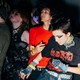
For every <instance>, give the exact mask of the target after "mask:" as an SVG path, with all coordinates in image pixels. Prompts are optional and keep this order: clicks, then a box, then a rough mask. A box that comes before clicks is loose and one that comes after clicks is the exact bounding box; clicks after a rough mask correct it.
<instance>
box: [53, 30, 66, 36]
mask: <svg viewBox="0 0 80 80" xmlns="http://www.w3.org/2000/svg"><path fill="white" fill-rule="evenodd" d="M52 33H53V35H54V36H57V35H64V34H65V33H63V31H62V30H60V29H59V30H54V31H52Z"/></svg>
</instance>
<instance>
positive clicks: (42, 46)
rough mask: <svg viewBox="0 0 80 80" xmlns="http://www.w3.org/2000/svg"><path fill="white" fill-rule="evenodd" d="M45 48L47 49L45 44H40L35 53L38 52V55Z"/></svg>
mask: <svg viewBox="0 0 80 80" xmlns="http://www.w3.org/2000/svg"><path fill="white" fill-rule="evenodd" d="M44 47H45V44H43V43H42V42H41V43H39V44H38V45H37V46H36V48H35V52H36V53H39V52H41V51H42V50H43V49H44Z"/></svg>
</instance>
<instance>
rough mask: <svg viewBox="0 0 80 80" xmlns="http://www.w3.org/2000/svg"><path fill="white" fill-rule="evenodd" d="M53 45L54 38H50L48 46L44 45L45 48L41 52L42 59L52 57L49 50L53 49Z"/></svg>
mask: <svg viewBox="0 0 80 80" xmlns="http://www.w3.org/2000/svg"><path fill="white" fill-rule="evenodd" d="M54 44H55V41H54V37H51V38H50V40H49V42H48V44H47V45H46V47H45V48H44V49H43V51H42V52H41V53H42V57H48V58H50V57H52V56H51V55H50V52H51V49H52V48H54Z"/></svg>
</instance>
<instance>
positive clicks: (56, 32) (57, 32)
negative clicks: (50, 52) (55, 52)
mask: <svg viewBox="0 0 80 80" xmlns="http://www.w3.org/2000/svg"><path fill="white" fill-rule="evenodd" d="M52 33H53V34H54V37H55V40H56V42H58V44H59V45H63V44H64V43H65V42H66V41H67V40H69V39H70V35H71V34H70V32H68V33H67V34H64V33H63V32H62V30H54V31H52ZM60 35H62V36H61V37H59V36H60ZM64 38H65V39H64ZM41 59H42V55H41V54H39V55H38V56H37V57H36V60H38V61H40V60H41ZM67 72H71V73H75V74H79V75H80V63H78V67H70V66H69V67H68V69H67ZM29 75H30V74H29ZM29 75H28V76H27V78H28V77H29ZM20 76H21V78H22V79H23V80H24V78H25V76H26V75H25V74H23V73H20Z"/></svg>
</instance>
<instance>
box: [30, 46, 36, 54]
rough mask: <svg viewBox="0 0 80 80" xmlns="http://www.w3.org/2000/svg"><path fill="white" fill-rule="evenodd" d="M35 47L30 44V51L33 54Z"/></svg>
mask: <svg viewBox="0 0 80 80" xmlns="http://www.w3.org/2000/svg"><path fill="white" fill-rule="evenodd" d="M34 49H35V47H34V46H30V51H31V54H32V55H33V54H35V51H34Z"/></svg>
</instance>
